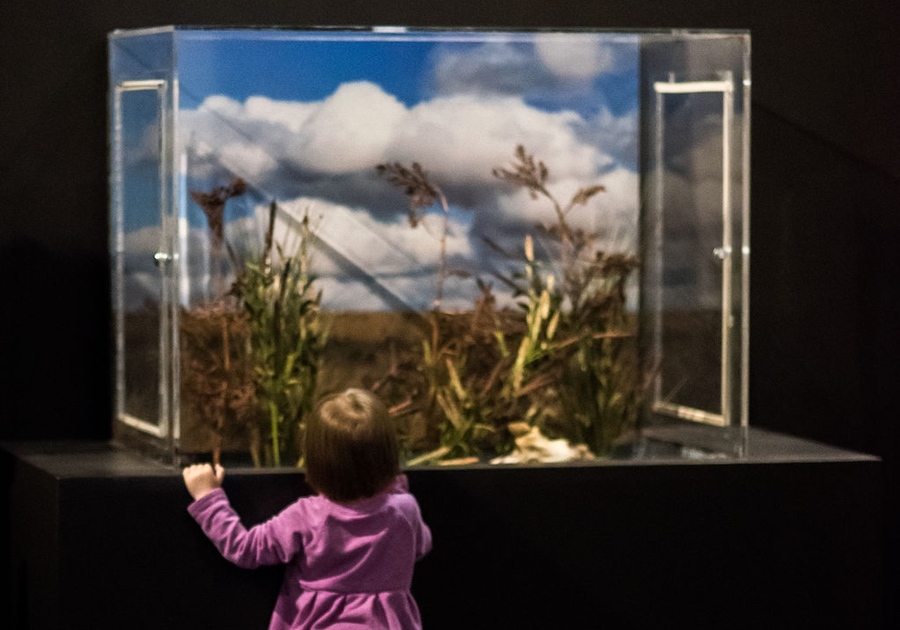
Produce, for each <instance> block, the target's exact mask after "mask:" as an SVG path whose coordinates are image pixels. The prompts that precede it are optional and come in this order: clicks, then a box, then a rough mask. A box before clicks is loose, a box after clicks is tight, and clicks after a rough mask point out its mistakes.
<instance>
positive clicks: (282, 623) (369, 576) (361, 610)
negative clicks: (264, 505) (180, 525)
mask: <svg viewBox="0 0 900 630" xmlns="http://www.w3.org/2000/svg"><path fill="white" fill-rule="evenodd" d="M407 489H408V486H407V480H406V477H405V476H404V475H400V476H399V477H398V478H397V481H396V482H395V483H394V485H393V486H391V487H390V488H389V489H388V490H386V491H384V492H382V493H380V494H377V495H375V496H373V497H370V498H368V499H362V500H360V501H355V502H353V503H349V504H339V503H335V502H333V501H330V500H328V499H326V498H325V497H323V496H318V495H317V496H312V497H304V498H302V499H299V500H297V501H296V502H294V503H293V504H291V505H289V506H288V507H286V508H285V509H284V510H283V511H282V512H281V513H279V514H278V515H277V516H275V517H273V518H272V519H270V520H269V521H266V522H265V523H261V524H259V525H256V526H255V527H251V528H250V529H247V528H245V527H244V526H243V525H242V524H241V521H240V518H239V517H238V515H237V513H236V512H235V511H234V509H232V507H231V505H230V504H229V502H228V497H227V496H226V495H225V492H224V491H223V490H222V489H221V488H219V489H216V490H214V491H212V492H210V493H209V494H207V495H206V496H204V497H203V498H201V499H200V500H198V501H194V502H193V503H191V505H190V506H189V507H188V512H190V514H191V516H193V517H194V520H196V521H197V523H199V524H200V527H201V528H203V531H204V533H205V534H206V535H207V536H208V537H209V539H210V540H211V541H212V542H213V543H214V544H215V545H216V547H217V548H218V550H219V551H220V552H221V553H222V555H223V556H224V557H225V558H226V559H228V560H230V561H231V562H233V563H234V564H236V565H238V566H240V567H245V568H255V567H259V566H263V565H272V564H286V565H287V567H286V570H285V576H284V583H283V584H282V587H281V593H280V594H279V596H278V601H277V602H276V604H275V611H274V613H273V614H272V621H271V623H270V625H269V628H270V630H275V629H277V630H283V629H288V628H291V629H293V628H304V629H318V628H328V629H329V630H338V629H347V630H349V629H351V628H352V629H357V630H363V629H365V630H375V629H379V628H391V629H395V628H399V629H404V630H406V629H413V628H421V627H422V622H421V618H420V616H419V609H418V607H417V606H416V602H415V600H414V599H413V597H412V593H411V592H410V585H411V584H412V575H413V565H414V563H415V561H416V560H418V559H419V558H421V557H422V556H423V555H425V554H426V553H427V552H428V551H429V550H430V549H431V530H429V529H428V526H427V525H426V524H425V523H424V522H423V521H422V515H421V512H420V511H419V505H418V503H416V500H415V498H414V497H413V496H412V495H411V494H409V492H408V491H407Z"/></svg>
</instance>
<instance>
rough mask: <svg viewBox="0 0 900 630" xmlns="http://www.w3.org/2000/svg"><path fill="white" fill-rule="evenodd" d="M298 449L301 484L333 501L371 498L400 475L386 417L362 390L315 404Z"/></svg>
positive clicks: (393, 437)
mask: <svg viewBox="0 0 900 630" xmlns="http://www.w3.org/2000/svg"><path fill="white" fill-rule="evenodd" d="M304 447H305V448H304V452H305V461H306V481H307V483H308V484H309V485H310V487H311V488H312V489H313V490H315V491H316V492H318V493H320V494H323V495H325V496H326V497H328V498H329V499H332V500H334V501H344V502H346V501H354V500H356V499H362V498H366V497H371V496H373V495H375V494H378V493H379V492H380V491H382V490H384V489H385V488H386V487H387V486H389V485H390V483H391V482H392V481H393V480H394V478H395V477H396V476H397V475H398V474H399V473H400V460H399V449H398V446H397V434H396V431H395V429H394V425H393V422H392V421H391V418H390V415H389V414H388V411H387V409H386V408H385V406H384V403H382V402H381V400H380V399H379V398H378V397H377V396H375V395H374V394H372V393H371V392H368V391H366V390H363V389H348V390H345V391H343V392H340V393H337V394H331V395H330V396H326V397H325V398H323V399H322V400H321V401H319V403H318V404H317V405H316V408H315V410H314V411H313V413H312V415H311V417H310V419H309V421H308V422H307V425H306V435H305V438H304Z"/></svg>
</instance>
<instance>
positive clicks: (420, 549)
mask: <svg viewBox="0 0 900 630" xmlns="http://www.w3.org/2000/svg"><path fill="white" fill-rule="evenodd" d="M391 491H392V492H393V493H394V494H405V495H407V496H409V498H410V501H409V504H410V508H409V509H408V510H407V518H408V519H409V521H410V524H411V525H412V528H413V531H414V532H415V536H416V560H419V559H421V558H422V556H424V555H425V554H426V553H428V552H429V551H431V529H430V528H429V527H428V525H426V524H425V521H424V520H423V519H422V511H421V509H420V508H419V504H418V502H417V501H416V499H415V497H414V496H413V495H412V494H410V493H409V479H408V478H407V477H406V475H398V476H397V480H396V481H395V482H394V486H393V488H392V489H391Z"/></svg>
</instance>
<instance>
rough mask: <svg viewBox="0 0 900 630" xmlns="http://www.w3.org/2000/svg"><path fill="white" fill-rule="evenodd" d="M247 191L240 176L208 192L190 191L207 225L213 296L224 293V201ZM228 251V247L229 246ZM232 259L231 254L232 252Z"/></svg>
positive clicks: (217, 296)
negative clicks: (204, 216)
mask: <svg viewBox="0 0 900 630" xmlns="http://www.w3.org/2000/svg"><path fill="white" fill-rule="evenodd" d="M246 191H247V183H246V182H245V181H244V180H243V179H241V178H240V177H236V178H234V179H233V180H232V181H231V183H229V184H228V185H227V186H219V187H217V188H214V189H212V190H211V191H209V192H200V191H196V190H192V191H191V198H192V199H193V200H194V201H195V202H197V205H199V206H200V209H201V210H203V214H204V215H206V220H207V223H208V226H209V241H210V245H209V268H210V274H211V277H212V286H211V291H210V293H211V294H212V296H214V298H220V297H222V296H223V295H224V294H225V280H224V274H223V272H222V263H223V255H222V254H223V252H222V248H223V247H226V246H227V244H226V243H225V203H226V202H227V201H228V200H229V199H231V198H232V197H239V196H241V195H243V194H244V193H245V192H246ZM229 253H231V252H230V248H229ZM232 259H233V254H232Z"/></svg>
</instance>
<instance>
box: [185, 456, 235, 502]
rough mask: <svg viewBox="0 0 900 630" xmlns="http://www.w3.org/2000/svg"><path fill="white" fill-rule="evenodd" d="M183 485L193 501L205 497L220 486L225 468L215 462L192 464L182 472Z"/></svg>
mask: <svg viewBox="0 0 900 630" xmlns="http://www.w3.org/2000/svg"><path fill="white" fill-rule="evenodd" d="M182 476H183V477H184V485H185V487H186V488H187V491H188V492H190V494H191V496H192V497H193V498H194V501H197V500H198V499H201V498H203V497H205V496H206V495H207V494H209V493H210V492H212V491H213V490H215V489H216V488H221V487H222V480H223V479H224V478H225V469H224V468H222V467H221V466H219V465H218V464H216V466H215V469H214V468H213V465H212V464H194V465H193V466H188V467H187V468H185V469H184V472H183V473H182Z"/></svg>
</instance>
